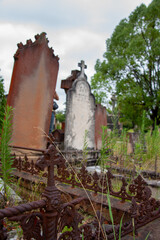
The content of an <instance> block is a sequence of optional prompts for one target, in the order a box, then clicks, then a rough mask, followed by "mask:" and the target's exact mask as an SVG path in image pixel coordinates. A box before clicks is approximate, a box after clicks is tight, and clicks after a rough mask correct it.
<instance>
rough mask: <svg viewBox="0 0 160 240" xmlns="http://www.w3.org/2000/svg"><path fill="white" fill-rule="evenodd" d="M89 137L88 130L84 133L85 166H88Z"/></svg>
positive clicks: (83, 154) (83, 155)
mask: <svg viewBox="0 0 160 240" xmlns="http://www.w3.org/2000/svg"><path fill="white" fill-rule="evenodd" d="M87 137H88V130H85V133H84V141H83V152H82V157H83V159H82V162H83V164H85V165H86V164H87V157H88V143H87Z"/></svg>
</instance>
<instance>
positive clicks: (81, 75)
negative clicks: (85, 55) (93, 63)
mask: <svg viewBox="0 0 160 240" xmlns="http://www.w3.org/2000/svg"><path fill="white" fill-rule="evenodd" d="M78 67H80V68H81V72H80V75H79V77H78V78H84V79H86V80H87V77H86V75H85V73H84V69H86V68H87V65H85V62H84V60H81V62H80V63H78Z"/></svg>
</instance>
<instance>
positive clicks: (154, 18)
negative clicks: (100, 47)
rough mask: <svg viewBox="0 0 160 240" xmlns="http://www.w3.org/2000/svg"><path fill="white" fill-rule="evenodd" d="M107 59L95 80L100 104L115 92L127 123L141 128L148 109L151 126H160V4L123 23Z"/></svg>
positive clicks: (108, 48) (140, 10) (110, 43)
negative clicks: (109, 93) (155, 124)
mask: <svg viewBox="0 0 160 240" xmlns="http://www.w3.org/2000/svg"><path fill="white" fill-rule="evenodd" d="M103 57H104V60H103V61H102V62H101V61H100V60H99V59H98V60H97V62H96V65H95V70H96V74H95V75H94V76H93V77H92V80H91V87H92V89H93V90H94V94H95V97H96V100H97V102H99V103H105V102H106V99H107V95H108V92H111V91H115V93H116V96H117V103H118V109H119V111H120V116H121V121H122V122H123V123H126V124H130V125H131V126H134V125H140V124H141V119H142V112H143V110H145V111H146V115H147V117H148V120H149V121H150V123H154V122H155V121H157V124H160V1H159V0H153V1H152V2H151V4H150V5H149V6H148V7H146V6H145V5H144V4H142V5H140V6H139V7H137V8H136V9H135V10H134V11H133V12H132V13H131V14H130V16H129V17H128V18H127V19H126V18H125V19H123V20H121V21H120V23H119V24H118V26H116V28H115V30H114V32H113V34H112V36H111V38H109V39H107V41H106V52H105V53H104V55H103Z"/></svg>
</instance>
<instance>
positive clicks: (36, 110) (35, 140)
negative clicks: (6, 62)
mask: <svg viewBox="0 0 160 240" xmlns="http://www.w3.org/2000/svg"><path fill="white" fill-rule="evenodd" d="M35 39H36V40H35V42H32V41H31V40H28V41H27V43H26V45H23V44H22V43H20V44H18V50H17V52H16V54H15V55H14V58H15V63H14V68H13V74H12V79H11V85H10V90H9V95H8V100H7V101H8V104H9V105H11V106H12V107H13V108H14V111H13V133H12V144H13V145H15V146H22V147H34V148H44V147H45V146H46V139H45V137H44V132H45V133H47V134H48V132H49V124H50V119H51V112H52V105H53V97H54V93H55V87H56V82H57V74H58V68H59V63H58V57H56V56H55V55H54V53H53V49H52V48H49V47H48V39H47V38H46V34H45V33H42V34H41V35H36V36H35Z"/></svg>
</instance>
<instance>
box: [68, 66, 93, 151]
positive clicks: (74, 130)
mask: <svg viewBox="0 0 160 240" xmlns="http://www.w3.org/2000/svg"><path fill="white" fill-rule="evenodd" d="M86 130H87V138H86V140H87V145H88V148H90V149H94V147H95V98H94V96H93V94H92V93H91V88H90V85H89V83H88V82H87V78H86V76H85V74H84V67H82V69H81V73H80V75H79V77H78V78H77V79H76V80H75V81H74V82H73V84H72V88H70V89H69V90H68V92H67V100H66V123H65V141H64V145H65V149H66V150H67V149H77V150H82V149H83V145H84V136H85V131H86Z"/></svg>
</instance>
